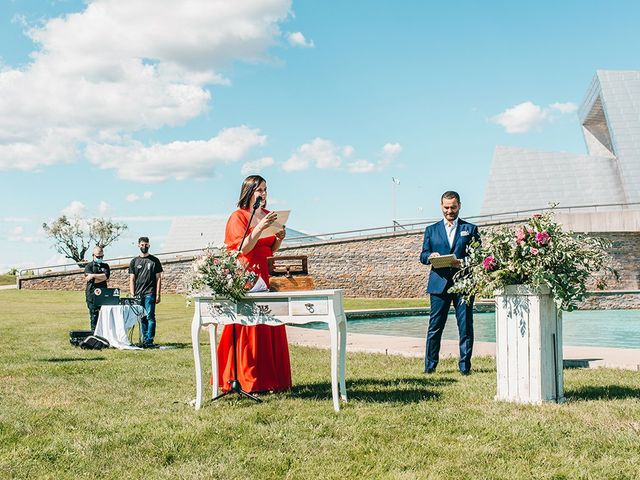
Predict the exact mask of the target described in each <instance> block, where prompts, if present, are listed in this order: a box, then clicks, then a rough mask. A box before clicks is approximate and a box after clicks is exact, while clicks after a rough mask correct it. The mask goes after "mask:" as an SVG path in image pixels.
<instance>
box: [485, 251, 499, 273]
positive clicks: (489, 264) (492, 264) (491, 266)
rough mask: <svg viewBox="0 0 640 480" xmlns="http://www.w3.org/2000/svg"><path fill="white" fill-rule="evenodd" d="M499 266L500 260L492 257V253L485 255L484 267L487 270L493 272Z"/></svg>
mask: <svg viewBox="0 0 640 480" xmlns="http://www.w3.org/2000/svg"><path fill="white" fill-rule="evenodd" d="M497 266H498V262H497V260H496V259H495V257H492V256H491V255H489V256H487V257H484V260H483V261H482V268H484V269H485V270H486V271H487V272H492V271H493V270H495V269H496V267H497Z"/></svg>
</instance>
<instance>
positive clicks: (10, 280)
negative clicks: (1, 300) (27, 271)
mask: <svg viewBox="0 0 640 480" xmlns="http://www.w3.org/2000/svg"><path fill="white" fill-rule="evenodd" d="M15 284H16V276H15V275H11V274H9V273H2V274H0V285H15Z"/></svg>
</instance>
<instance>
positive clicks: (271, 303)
mask: <svg viewBox="0 0 640 480" xmlns="http://www.w3.org/2000/svg"><path fill="white" fill-rule="evenodd" d="M238 315H242V316H244V317H260V316H263V317H279V316H285V317H286V316H287V315H289V305H288V303H287V300H286V299H284V300H266V301H262V300H240V302H238Z"/></svg>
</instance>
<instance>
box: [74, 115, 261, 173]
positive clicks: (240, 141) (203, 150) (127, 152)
mask: <svg viewBox="0 0 640 480" xmlns="http://www.w3.org/2000/svg"><path fill="white" fill-rule="evenodd" d="M266 138H267V137H266V136H263V135H260V131H259V130H257V129H251V128H249V127H246V126H241V127H234V128H227V129H224V130H222V131H220V133H218V135H217V136H215V137H213V138H211V139H209V140H193V141H187V142H184V141H180V142H172V143H168V144H156V145H151V146H145V145H143V144H142V143H141V142H138V141H133V140H129V141H127V142H123V143H122V144H118V145H114V144H99V143H90V144H89V145H87V149H86V156H87V158H88V159H89V160H90V161H91V162H93V163H95V164H96V165H98V166H99V167H100V168H105V169H111V168H113V169H115V170H116V171H117V173H118V176H119V177H120V178H123V179H125V180H131V181H136V182H145V183H150V182H161V181H164V180H167V179H169V178H175V179H176V180H184V179H187V178H209V177H211V176H212V175H213V173H214V167H215V166H216V165H220V164H226V163H231V162H236V161H238V160H240V159H242V158H243V157H244V156H245V155H246V154H247V152H248V151H249V150H250V149H251V148H252V147H255V146H258V145H264V143H265V142H266Z"/></svg>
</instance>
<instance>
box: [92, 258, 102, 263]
mask: <svg viewBox="0 0 640 480" xmlns="http://www.w3.org/2000/svg"><path fill="white" fill-rule="evenodd" d="M93 261H94V262H95V263H102V259H101V258H95V259H94V260H93Z"/></svg>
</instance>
